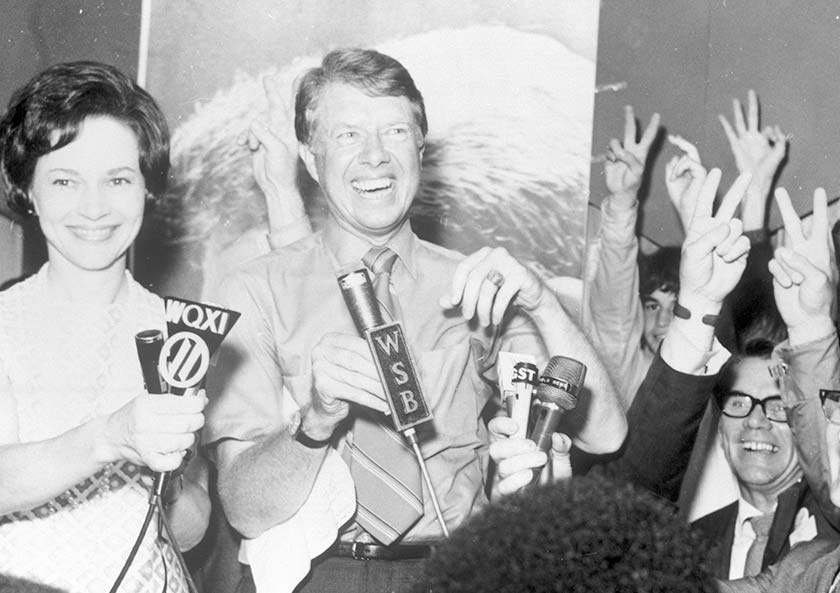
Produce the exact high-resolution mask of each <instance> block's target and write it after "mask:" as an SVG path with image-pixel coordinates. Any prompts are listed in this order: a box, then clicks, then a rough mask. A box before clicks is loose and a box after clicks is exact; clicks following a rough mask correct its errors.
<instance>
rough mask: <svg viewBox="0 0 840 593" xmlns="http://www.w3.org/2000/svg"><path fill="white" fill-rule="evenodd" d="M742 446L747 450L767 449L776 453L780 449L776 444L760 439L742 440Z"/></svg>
mask: <svg viewBox="0 0 840 593" xmlns="http://www.w3.org/2000/svg"><path fill="white" fill-rule="evenodd" d="M741 447H743V448H744V450H745V451H767V452H768V453H775V452H777V451H778V450H779V448H778V447H777V446H776V445H771V444H770V443H762V442H759V441H741Z"/></svg>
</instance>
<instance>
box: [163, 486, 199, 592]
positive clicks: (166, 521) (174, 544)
mask: <svg viewBox="0 0 840 593" xmlns="http://www.w3.org/2000/svg"><path fill="white" fill-rule="evenodd" d="M157 508H158V513H159V516H160V518H161V523H163V527H164V530H165V531H166V537H167V539H169V543H170V545H172V549H173V550H175V556H176V557H177V558H178V564H180V566H181V572H183V573H184V578H185V579H187V587H188V588H189V590H190V593H198V588H197V587H196V586H195V582H194V581H193V579H192V575H191V574H190V571H189V569H188V568H187V563H186V561H185V560H184V555H183V554H181V550H180V548H179V547H178V542H177V541H176V540H175V534H174V533H172V527H171V526H170V525H169V518H168V517H167V516H166V512H165V511H164V509H163V501H162V500H161V499H160V498H158V499H157Z"/></svg>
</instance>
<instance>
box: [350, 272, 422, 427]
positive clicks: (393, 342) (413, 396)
mask: <svg viewBox="0 0 840 593" xmlns="http://www.w3.org/2000/svg"><path fill="white" fill-rule="evenodd" d="M338 285H339V287H340V288H341V294H342V296H343V297H344V301H345V303H347V308H348V309H349V311H350V316H351V317H352V318H353V323H354V324H355V325H356V329H357V330H358V331H359V333H360V334H362V336H364V338H365V339H366V340H367V343H368V346H369V347H370V351H371V353H372V354H373V361H374V363H375V364H376V370H377V371H378V372H379V379H380V381H381V382H382V386H383V388H384V390H385V396H386V399H387V400H388V407H389V408H390V409H391V418H392V420H393V422H394V428H395V429H396V430H398V431H405V430H408V429H409V428H412V427H414V426H417V425H418V424H422V423H423V422H426V421H427V420H431V419H432V412H431V410H430V409H429V406H428V405H427V404H426V398H425V397H424V396H423V391H422V390H421V388H420V381H419V379H418V377H417V371H416V370H415V367H414V361H413V360H412V358H411V353H410V352H409V351H408V343H407V342H406V340H405V334H403V328H402V324H400V322H398V321H394V322H391V323H385V320H384V319H383V317H382V313H381V311H380V309H379V303H378V301H377V300H376V295H375V294H374V291H373V284H372V283H371V281H370V277H369V276H368V272H367V270H366V269H365V268H360V269H357V270H353V271H351V272H348V273H346V274H342V275H340V276H339V277H338Z"/></svg>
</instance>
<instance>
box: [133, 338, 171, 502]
mask: <svg viewBox="0 0 840 593" xmlns="http://www.w3.org/2000/svg"><path fill="white" fill-rule="evenodd" d="M134 344H135V345H136V346H137V358H138V359H139V360H140V370H141V371H142V372H143V383H144V384H145V385H146V391H147V392H149V393H154V394H163V393H167V391H168V389H167V388H168V386H167V385H166V382H165V381H164V380H163V379H162V378H161V376H160V371H159V370H158V361H159V360H160V352H161V350H163V332H162V331H160V330H159V329H147V330H143V331H141V332H138V333H137V334H135V336H134ZM169 473H170V472H155V484H154V488H153V489H152V496H154V497H158V498H160V497H162V496H163V493H164V491H165V490H166V486H167V483H168V482H169Z"/></svg>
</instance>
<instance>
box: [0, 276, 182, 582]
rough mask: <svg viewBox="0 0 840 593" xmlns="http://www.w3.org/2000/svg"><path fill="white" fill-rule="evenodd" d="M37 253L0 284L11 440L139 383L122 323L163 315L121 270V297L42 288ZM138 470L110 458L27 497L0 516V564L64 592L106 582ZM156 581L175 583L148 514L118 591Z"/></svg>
mask: <svg viewBox="0 0 840 593" xmlns="http://www.w3.org/2000/svg"><path fill="white" fill-rule="evenodd" d="M47 265H48V264H47ZM47 265H45V266H44V267H43V268H41V270H40V271H39V272H38V273H37V274H36V275H34V276H33V277H31V278H29V279H27V280H25V281H23V282H21V283H18V284H17V285H15V286H12V287H11V288H9V289H8V290H6V291H4V292H0V373H2V374H3V375H5V376H6V377H7V378H8V381H9V383H10V384H11V387H12V395H13V398H14V400H15V401H16V406H17V410H16V413H17V419H18V424H19V429H20V440H21V442H31V441H39V440H44V439H48V438H50V437H54V436H56V435H59V434H61V433H63V432H65V431H67V430H69V429H71V428H73V427H75V426H78V425H80V424H82V423H83V422H86V421H87V420H90V419H91V418H94V417H95V416H97V415H101V414H105V413H108V412H111V411H113V410H116V409H118V408H119V407H121V406H122V405H123V404H125V403H126V402H127V401H129V400H130V399H131V398H133V397H135V396H136V395H137V394H138V393H142V391H143V379H142V375H141V372H140V365H139V363H138V361H137V351H136V347H135V345H134V335H135V333H137V332H138V331H141V330H144V329H151V328H156V329H163V326H164V316H163V303H162V301H161V299H160V298H159V297H157V296H156V295H154V294H152V293H150V292H148V291H147V290H145V289H144V288H143V287H141V286H140V285H139V284H137V283H136V282H135V281H134V279H133V278H131V276H130V275H128V273H126V274H127V277H126V280H127V281H128V285H129V286H128V297H127V298H126V299H122V300H121V302H119V303H117V304H112V305H107V306H100V305H96V306H94V305H79V304H78V303H68V302H61V301H60V300H58V299H56V298H55V297H54V296H52V295H51V294H50V292H49V290H48V287H47V283H46V271H47ZM43 470H44V471H49V468H48V467H44V468H43ZM141 471H143V472H148V470H147V469H146V468H143V469H142V470H141V469H140V468H138V467H137V466H134V465H133V464H130V463H127V462H121V463H117V464H110V465H108V466H107V467H106V468H105V469H103V470H102V471H100V472H97V473H96V474H95V475H93V476H91V477H90V478H88V479H86V480H84V481H83V482H81V483H80V484H77V485H76V486H74V487H73V488H71V489H70V490H68V491H67V492H65V493H63V494H62V495H60V496H58V497H56V498H55V499H53V500H51V501H48V502H47V503H45V504H43V505H40V506H39V507H37V508H35V509H31V510H28V511H23V512H16V513H11V514H9V515H5V516H0V574H9V575H13V576H18V577H23V578H27V579H30V580H34V581H38V582H42V583H44V584H47V585H52V586H55V587H59V588H61V589H65V590H67V591H72V592H74V593H75V592H78V593H91V592H94V593H98V592H107V591H108V590H109V589H110V587H111V585H112V584H113V582H114V579H115V578H116V577H117V575H118V574H119V571H120V568H121V567H122V565H123V562H124V560H125V558H126V557H127V556H128V554H129V551H130V549H131V546H132V544H133V543H134V540H135V538H136V537H137V534H138V533H139V530H140V527H141V525H142V522H143V518H144V516H145V513H146V509H147V508H148V502H147V501H148V491H147V489H146V487H145V486H144V485H143V484H142V483H141V482H140V475H141ZM0 480H2V476H0ZM164 583H166V585H167V587H166V590H167V591H169V592H181V591H186V583H185V580H184V576H183V574H182V572H181V569H180V567H179V565H178V563H177V561H176V557H175V555H174V552H173V550H172V548H171V546H169V544H168V543H166V542H163V541H161V540H159V539H158V538H157V521H152V523H151V525H150V527H149V530H148V533H147V535H146V538H145V539H144V541H143V545H142V546H141V548H140V551H139V552H138V554H137V557H136V558H135V560H134V563H133V564H132V568H131V569H130V570H129V572H128V574H127V575H126V577H125V580H124V581H123V584H122V586H121V587H120V591H121V592H125V593H128V592H140V591H162V590H163V588H164Z"/></svg>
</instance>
